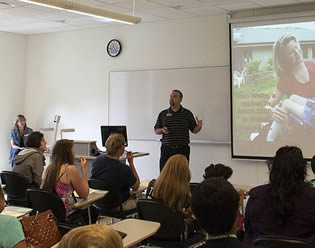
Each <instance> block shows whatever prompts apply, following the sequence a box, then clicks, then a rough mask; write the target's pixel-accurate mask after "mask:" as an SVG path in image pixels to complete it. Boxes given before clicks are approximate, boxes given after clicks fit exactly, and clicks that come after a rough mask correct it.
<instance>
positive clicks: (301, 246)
mask: <svg viewBox="0 0 315 248" xmlns="http://www.w3.org/2000/svg"><path fill="white" fill-rule="evenodd" d="M253 244H254V247H255V246H258V247H260V248H314V247H315V246H314V245H313V244H312V243H310V242H308V241H305V240H302V239H297V238H291V237H285V236H271V235H270V236H269V235H268V236H261V237H258V238H257V239H256V240H255V241H254V243H253Z"/></svg>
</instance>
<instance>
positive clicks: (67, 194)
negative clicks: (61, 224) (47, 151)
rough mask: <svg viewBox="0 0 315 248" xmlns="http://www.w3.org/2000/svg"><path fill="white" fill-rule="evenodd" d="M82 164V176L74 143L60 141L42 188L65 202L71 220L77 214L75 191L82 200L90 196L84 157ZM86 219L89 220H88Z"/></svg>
mask: <svg viewBox="0 0 315 248" xmlns="http://www.w3.org/2000/svg"><path fill="white" fill-rule="evenodd" d="M80 164H81V175H82V176H80V172H79V170H78V169H77V168H76V167H75V166H74V148H73V141H72V140H66V139H63V140H58V141H57V142H56V144H55V145H54V148H53V151H52V162H51V164H50V165H49V166H48V167H47V168H46V170H45V171H44V173H43V178H42V186H41V188H42V189H44V190H47V191H49V192H52V193H56V194H57V195H58V196H59V197H60V198H61V199H62V200H63V203H64V205H65V209H66V216H67V217H69V218H70V217H71V216H70V215H71V214H73V213H74V212H75V209H73V205H74V203H75V199H74V197H73V191H74V190H75V191H76V192H77V193H78V195H79V197H80V198H87V197H88V194H89V185H88V179H87V175H86V168H85V166H86V159H85V158H84V157H81V158H80ZM84 215H85V214H84ZM94 217H95V216H94ZM84 219H86V220H87V218H84ZM95 221H96V219H95V220H94V222H95Z"/></svg>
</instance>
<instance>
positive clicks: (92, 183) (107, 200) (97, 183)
mask: <svg viewBox="0 0 315 248" xmlns="http://www.w3.org/2000/svg"><path fill="white" fill-rule="evenodd" d="M88 182H89V187H90V188H92V189H100V190H107V191H108V194H106V195H105V196H104V198H102V199H100V200H98V201H96V202H95V203H94V205H95V206H96V207H98V208H115V207H118V206H120V205H121V204H122V199H121V195H120V191H119V189H118V188H115V187H112V186H111V185H108V184H106V183H105V182H104V181H102V180H99V179H89V180H88Z"/></svg>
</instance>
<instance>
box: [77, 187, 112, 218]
mask: <svg viewBox="0 0 315 248" xmlns="http://www.w3.org/2000/svg"><path fill="white" fill-rule="evenodd" d="M107 193H108V191H106V190H96V189H90V192H89V195H88V197H87V198H86V199H82V198H78V199H77V202H76V203H75V204H74V205H73V207H74V208H83V207H88V215H89V224H91V212H90V205H91V204H92V203H93V202H95V201H97V200H100V199H102V198H103V197H104V196H105V195H106V194H107ZM75 195H76V194H75ZM76 196H77V195H76Z"/></svg>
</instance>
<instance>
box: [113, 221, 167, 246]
mask: <svg viewBox="0 0 315 248" xmlns="http://www.w3.org/2000/svg"><path fill="white" fill-rule="evenodd" d="M160 226H161V224H160V223H158V222H153V221H146V220H138V219H125V220H122V221H119V222H117V223H115V224H113V225H112V226H111V227H112V228H113V229H115V230H117V231H121V232H124V233H127V236H126V237H125V238H124V239H123V245H124V248H128V247H132V246H134V245H136V244H138V243H139V242H141V241H142V240H145V239H146V238H149V237H150V236H152V235H154V234H156V233H157V231H158V230H159V229H160Z"/></svg>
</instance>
